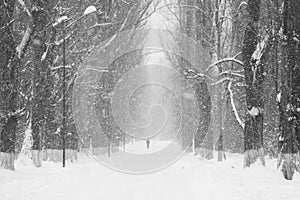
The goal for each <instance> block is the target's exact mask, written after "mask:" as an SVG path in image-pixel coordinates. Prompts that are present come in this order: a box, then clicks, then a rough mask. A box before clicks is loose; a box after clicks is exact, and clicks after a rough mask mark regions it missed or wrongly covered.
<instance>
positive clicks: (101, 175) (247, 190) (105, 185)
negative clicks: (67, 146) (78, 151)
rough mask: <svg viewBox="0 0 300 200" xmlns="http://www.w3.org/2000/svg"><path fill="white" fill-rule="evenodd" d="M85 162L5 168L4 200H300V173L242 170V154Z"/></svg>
mask: <svg viewBox="0 0 300 200" xmlns="http://www.w3.org/2000/svg"><path fill="white" fill-rule="evenodd" d="M79 159H80V161H78V162H75V163H68V166H67V168H64V169H63V168H61V164H60V163H50V162H46V163H44V165H43V167H42V168H39V169H37V168H33V167H32V166H18V165H17V166H16V167H17V170H16V171H15V172H11V171H7V170H2V169H0V199H1V200H8V199H11V200H35V199H36V200H47V199H49V200H60V199H61V200H68V199H70V200H76V199H84V200H93V199H95V200H96V199H97V200H98V199H103V200H110V199H124V200H148V199H151V200H160V199H161V200H168V199H170V200H175V199H180V200H181V199H182V200H183V199H185V200H199V199H209V200H212V199H223V200H225V199H230V200H235V199H237V200H243V199H246V200H248V199H255V200H256V199H261V200H268V199H270V200H275V199H281V200H282V199H285V200H299V199H300V189H299V188H300V175H299V174H296V175H295V177H294V180H293V181H286V180H284V179H283V178H282V176H281V174H280V172H279V171H277V170H276V169H275V164H276V162H275V161H268V163H267V164H268V166H267V167H266V168H263V167H260V166H254V167H252V168H250V169H242V165H241V164H242V160H241V159H242V157H241V156H240V155H238V156H237V155H232V156H230V158H229V159H228V160H227V161H225V162H223V163H217V162H215V161H206V160H199V159H198V158H197V157H195V156H193V155H192V154H187V155H185V156H184V157H183V158H182V159H181V160H179V161H178V162H176V163H175V164H174V165H172V166H171V167H169V168H167V169H165V170H162V171H159V172H157V173H153V174H146V175H129V174H121V173H118V172H115V171H112V170H110V169H108V168H106V167H103V166H101V165H100V164H99V163H97V162H95V161H94V160H93V159H91V158H87V157H86V156H85V155H81V156H80V157H79Z"/></svg>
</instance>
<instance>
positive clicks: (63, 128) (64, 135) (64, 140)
mask: <svg viewBox="0 0 300 200" xmlns="http://www.w3.org/2000/svg"><path fill="white" fill-rule="evenodd" d="M65 36H66V24H65V21H63V85H62V87H63V99H62V104H63V105H62V108H63V113H62V114H63V118H62V142H63V167H65V166H66V39H65Z"/></svg>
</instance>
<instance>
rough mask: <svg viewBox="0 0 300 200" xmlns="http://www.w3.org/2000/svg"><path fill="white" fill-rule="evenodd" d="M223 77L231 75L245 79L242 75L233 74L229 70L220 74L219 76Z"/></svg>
mask: <svg viewBox="0 0 300 200" xmlns="http://www.w3.org/2000/svg"><path fill="white" fill-rule="evenodd" d="M223 75H231V76H236V77H239V78H245V76H244V75H243V74H239V73H237V72H233V71H231V70H229V71H224V72H221V73H220V76H223Z"/></svg>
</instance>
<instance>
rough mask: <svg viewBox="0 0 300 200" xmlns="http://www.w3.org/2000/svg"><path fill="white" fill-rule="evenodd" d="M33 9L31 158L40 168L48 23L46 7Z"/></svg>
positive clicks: (38, 6) (34, 2)
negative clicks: (46, 25) (46, 27)
mask: <svg viewBox="0 0 300 200" xmlns="http://www.w3.org/2000/svg"><path fill="white" fill-rule="evenodd" d="M33 5H34V9H33V10H32V19H33V27H34V28H33V30H34V34H33V39H32V45H33V52H34V53H33V63H34V75H33V82H34V83H33V100H32V139H33V145H32V153H33V154H32V156H33V162H34V164H35V165H36V167H41V163H42V162H41V156H40V155H42V154H41V149H42V134H43V130H44V119H45V107H46V105H45V102H46V98H45V97H46V95H45V88H46V83H47V80H46V77H47V71H48V70H47V66H46V63H45V58H43V56H44V53H45V51H46V44H45V42H46V39H47V38H46V30H45V24H47V22H48V16H47V13H46V9H45V7H46V5H43V3H42V2H39V1H33Z"/></svg>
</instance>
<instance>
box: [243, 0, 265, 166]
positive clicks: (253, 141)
mask: <svg viewBox="0 0 300 200" xmlns="http://www.w3.org/2000/svg"><path fill="white" fill-rule="evenodd" d="M247 10H248V18H247V25H246V29H245V34H244V41H243V48H242V55H243V61H244V73H245V82H246V121H245V129H244V167H249V166H250V165H251V164H252V163H254V162H256V160H257V158H261V161H262V163H263V164H264V158H263V157H264V155H263V154H264V153H263V107H264V105H263V95H262V94H263V87H262V84H263V66H262V65H259V64H257V60H256V58H255V57H254V56H253V53H254V52H255V50H256V46H257V43H258V23H259V15H260V0H249V1H248V6H247ZM258 62H259V61H258Z"/></svg>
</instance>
